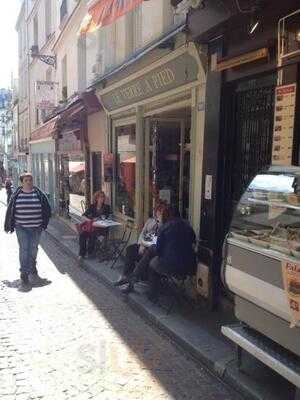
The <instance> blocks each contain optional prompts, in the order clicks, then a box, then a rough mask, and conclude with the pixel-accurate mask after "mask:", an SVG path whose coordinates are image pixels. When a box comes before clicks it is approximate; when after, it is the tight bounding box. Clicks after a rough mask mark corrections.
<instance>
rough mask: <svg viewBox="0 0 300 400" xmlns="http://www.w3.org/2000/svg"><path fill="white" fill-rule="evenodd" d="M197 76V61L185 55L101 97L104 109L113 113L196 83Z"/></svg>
mask: <svg viewBox="0 0 300 400" xmlns="http://www.w3.org/2000/svg"><path fill="white" fill-rule="evenodd" d="M197 75H198V64H197V61H196V59H195V58H194V57H193V56H191V55H190V54H188V53H184V54H182V55H180V56H178V57H177V58H175V59H173V60H171V61H169V62H166V63H165V64H163V65H160V66H159V67H157V68H154V69H153V70H152V71H150V72H147V73H145V74H144V75H143V76H141V77H139V78H136V79H133V80H132V81H130V82H129V83H127V84H124V85H122V86H120V87H119V88H117V89H114V90H111V91H109V92H107V93H105V94H102V95H100V97H101V101H102V104H103V105H104V107H105V108H106V109H107V110H108V111H113V110H116V109H118V108H121V107H125V106H129V105H131V104H134V103H138V102H140V101H142V100H145V99H148V98H150V97H153V96H157V95H159V94H161V93H164V92H166V91H168V90H172V89H176V88H178V87H180V86H182V85H185V84H188V83H191V82H194V81H196V80H197Z"/></svg>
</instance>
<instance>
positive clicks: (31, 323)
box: [0, 203, 240, 400]
mask: <svg viewBox="0 0 300 400" xmlns="http://www.w3.org/2000/svg"><path fill="white" fill-rule="evenodd" d="M5 209H6V208H5V206H4V205H3V204H1V203H0V224H1V225H0V399H1V400H28V399H51V400H60V399H80V400H85V399H97V400H98V399H99V400H102V399H110V400H118V399H124V400H125V399H126V400H128V399H129V400H130V399H143V400H147V399H149V400H150V399H151V400H154V399H155V400H159V399H189V400H192V399H199V400H201V399H203V400H226V399H228V400H229V399H240V397H239V396H237V395H236V394H235V393H233V392H231V390H230V389H228V388H227V387H226V386H225V385H223V384H222V383H221V382H220V381H219V380H218V379H216V378H215V377H213V376H211V375H210V374H209V373H207V372H206V371H205V370H204V369H201V368H199V366H198V365H196V364H195V363H194V362H193V361H192V360H190V359H187V358H186V357H185V355H184V354H183V353H182V352H181V350H179V349H178V348H176V347H175V346H174V345H173V344H172V343H171V342H170V340H168V339H166V338H165V337H162V336H161V335H159V334H158V333H157V331H156V330H154V329H153V328H152V327H151V326H149V325H148V324H146V323H145V322H144V321H143V320H142V319H141V318H140V317H139V316H137V315H136V314H134V312H133V311H132V310H131V309H130V308H129V307H128V306H127V305H126V303H124V302H122V301H121V300H120V299H119V298H118V297H116V296H115V295H114V293H113V292H111V291H110V290H109V289H108V288H106V287H105V286H102V285H101V284H100V283H99V282H95V281H93V278H92V277H90V276H89V275H88V274H87V273H86V272H84V271H82V270H80V269H79V268H78V267H77V266H76V263H75V261H74V259H72V258H70V257H69V256H67V255H66V254H64V253H63V252H62V251H61V250H60V249H59V248H57V247H56V245H55V244H54V243H53V242H52V241H51V240H50V239H49V237H48V236H46V235H45V236H44V238H43V240H42V247H41V248H40V251H39V256H38V269H39V271H40V275H41V276H42V277H44V278H47V279H48V280H49V281H50V282H48V283H49V284H47V285H45V286H42V287H36V288H32V290H31V291H29V292H28V293H22V292H19V291H18V288H17V286H18V278H19V274H18V249H17V242H16V237H15V235H14V234H13V235H7V234H6V233H4V232H3V220H4V213H5Z"/></svg>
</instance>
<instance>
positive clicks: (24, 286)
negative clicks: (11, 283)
mask: <svg viewBox="0 0 300 400" xmlns="http://www.w3.org/2000/svg"><path fill="white" fill-rule="evenodd" d="M20 278H21V283H20V285H19V287H18V290H19V292H29V291H30V290H31V285H30V282H29V278H28V275H27V274H25V273H21V276H20Z"/></svg>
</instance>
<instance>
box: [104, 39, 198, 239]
mask: <svg viewBox="0 0 300 400" xmlns="http://www.w3.org/2000/svg"><path fill="white" fill-rule="evenodd" d="M154 58H155V57H154ZM151 59H152V60H153V57H151V53H150V54H147V55H145V56H144V57H143V60H142V62H138V61H137V62H136V63H135V64H134V65H133V66H132V67H128V68H126V73H124V72H123V73H122V72H121V73H120V74H116V76H114V77H113V78H112V79H111V81H107V84H106V87H105V88H101V87H98V88H97V89H96V94H97V96H98V98H99V99H100V102H101V104H102V106H103V108H104V110H105V111H106V113H107V116H108V126H109V151H110V153H111V155H112V160H113V177H112V182H111V192H112V200H113V201H112V203H113V209H114V212H115V214H116V215H118V216H119V217H120V218H125V219H126V218H130V219H133V220H134V221H135V226H136V228H137V230H139V229H140V228H141V227H142V225H143V223H144V221H145V220H146V219H147V218H148V217H149V215H151V214H152V210H153V205H154V203H155V201H156V200H157V199H158V198H161V199H163V200H165V201H167V202H168V203H171V204H174V205H177V206H178V207H179V209H180V211H181V213H182V215H183V216H184V217H185V218H187V219H189V220H190V221H191V223H192V225H193V227H194V229H195V231H196V232H197V233H198V230H199V221H200V204H199V198H200V197H201V180H202V170H201V165H202V142H203V140H202V139H203V120H204V98H205V72H204V69H203V67H202V64H201V62H200V58H199V53H198V49H197V48H196V46H194V45H193V44H189V45H188V46H187V45H184V46H179V47H178V48H176V49H175V50H173V51H172V52H169V53H168V54H167V55H165V56H164V57H161V58H157V61H155V62H152V63H151V62H150V60H151ZM147 61H149V62H147ZM141 65H143V68H142V67H141ZM100 84H101V82H100ZM99 86H100V85H99Z"/></svg>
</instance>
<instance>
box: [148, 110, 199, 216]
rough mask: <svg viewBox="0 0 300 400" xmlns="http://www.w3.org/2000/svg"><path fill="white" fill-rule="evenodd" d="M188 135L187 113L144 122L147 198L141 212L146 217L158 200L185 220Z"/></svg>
mask: <svg viewBox="0 0 300 400" xmlns="http://www.w3.org/2000/svg"><path fill="white" fill-rule="evenodd" d="M190 132H191V112H190V109H182V110H176V112H175V111H174V112H169V113H164V114H161V115H159V116H157V117H152V118H149V119H147V121H146V136H147V137H146V182H145V185H146V188H147V187H148V189H147V190H148V191H149V196H146V204H145V210H146V213H148V215H149V214H151V213H152V211H153V207H154V205H155V202H156V201H157V200H158V199H162V200H165V201H166V202H167V203H168V204H171V205H173V206H176V207H178V209H179V211H180V214H181V215H182V216H183V218H186V219H188V218H189V209H190V141H191V134H190ZM147 164H148V165H147ZM147 182H148V183H147Z"/></svg>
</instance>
